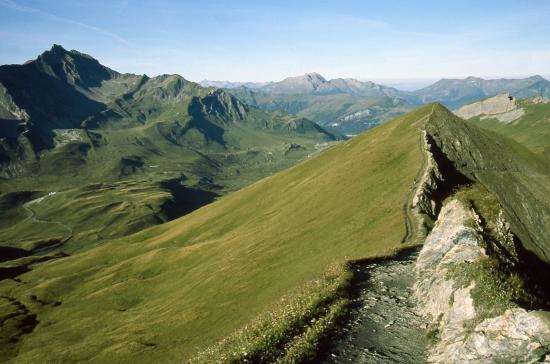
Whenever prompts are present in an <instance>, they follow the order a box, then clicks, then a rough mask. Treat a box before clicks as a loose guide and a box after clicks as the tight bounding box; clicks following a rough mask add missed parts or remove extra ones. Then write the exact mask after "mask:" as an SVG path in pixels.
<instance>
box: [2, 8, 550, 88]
mask: <svg viewBox="0 0 550 364" xmlns="http://www.w3.org/2000/svg"><path fill="white" fill-rule="evenodd" d="M549 19H550V2H549V1H544V0H542V1H535V0H533V1H517V0H516V1H509V0H500V1H480V0H478V1H464V0H462V1H452V2H451V1H389V0H386V1H366V0H363V1H342V0H341V1H336V0H334V1H323V0H316V1H298V0H294V1H291V0H278V1H259V0H255V1H244V0H242V1H241V0H232V1H217V0H209V1H199V0H196V1H176V0H155V1H149V0H142V1H137V0H136V1H132V0H120V1H116V0H112V1H101V0H95V1H78V0H70V1H69V0H56V1H51V0H50V1H47V0H0V63H1V64H5V63H22V62H24V61H26V60H28V59H32V58H35V57H36V56H37V55H38V54H39V53H41V52H42V51H44V50H45V49H48V48H50V47H51V45H52V44H53V43H58V44H61V45H63V46H64V47H66V48H67V49H78V50H80V51H82V52H85V53H89V54H91V55H93V56H94V57H96V58H98V59H99V60H100V61H101V62H102V63H103V64H105V65H107V66H109V67H111V68H114V69H116V70H119V71H122V72H133V73H139V74H142V73H146V74H148V75H157V74H162V73H179V74H181V75H182V76H184V77H186V78H188V79H190V80H194V81H199V80H202V79H215V80H233V81H248V80H251V81H266V80H279V79H282V78H284V77H286V76H289V75H298V74H302V73H305V72H313V71H316V72H319V73H321V74H323V75H325V76H326V77H328V78H333V77H355V78H359V79H370V80H386V81H387V82H388V83H391V82H394V83H398V82H401V81H407V82H408V81H410V82H414V81H415V80H427V79H438V78H442V77H465V76H468V75H475V76H482V77H518V76H527V75H532V74H542V75H550V36H549V34H550V21H549Z"/></svg>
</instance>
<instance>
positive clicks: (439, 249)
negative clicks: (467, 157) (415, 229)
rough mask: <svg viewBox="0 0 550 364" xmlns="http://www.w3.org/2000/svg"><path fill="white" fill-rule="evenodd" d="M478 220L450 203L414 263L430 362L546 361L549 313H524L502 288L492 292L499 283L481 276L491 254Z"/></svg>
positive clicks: (455, 200)
mask: <svg viewBox="0 0 550 364" xmlns="http://www.w3.org/2000/svg"><path fill="white" fill-rule="evenodd" d="M480 221H481V220H480V217H479V216H478V215H477V214H476V213H475V212H474V211H473V210H471V209H469V208H467V207H465V206H464V204H463V203H461V202H460V201H458V200H457V199H453V200H451V201H449V202H448V203H446V204H445V205H444V206H443V208H442V210H441V212H440V215H439V218H438V220H437V222H436V224H435V226H434V228H433V230H432V231H431V232H430V234H429V235H428V237H427V239H426V241H425V243H424V247H423V248H422V250H421V252H420V255H419V257H418V260H417V262H416V274H417V282H416V284H415V295H416V298H417V300H418V311H419V313H420V314H421V315H423V316H424V317H426V318H427V319H428V321H429V323H430V326H431V333H432V334H431V335H430V336H431V337H432V339H433V341H434V344H433V346H432V347H431V349H430V351H429V354H428V360H429V361H430V362H521V363H524V362H537V361H543V360H547V356H546V355H547V353H548V351H549V348H550V321H549V318H550V313H549V312H547V311H538V310H533V311H527V310H526V309H524V308H521V307H520V306H519V305H517V304H515V303H513V302H506V300H507V298H508V297H507V296H506V292H498V291H495V292H493V289H494V288H497V287H495V286H494V285H491V284H488V282H487V278H489V279H496V280H498V278H495V277H493V278H491V277H487V276H484V275H487V274H488V273H487V272H486V271H485V270H484V268H485V267H486V265H487V262H488V261H489V259H491V257H490V255H489V254H488V249H487V248H486V247H485V245H486V241H484V238H483V233H484V231H483V228H482V226H481V223H480ZM498 288H502V287H498ZM493 295H495V297H493ZM493 300H495V301H497V302H494V301H493Z"/></svg>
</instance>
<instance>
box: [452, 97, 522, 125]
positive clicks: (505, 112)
mask: <svg viewBox="0 0 550 364" xmlns="http://www.w3.org/2000/svg"><path fill="white" fill-rule="evenodd" d="M454 113H455V114H456V115H457V116H460V117H461V118H463V119H471V118H473V117H476V116H480V115H484V116H486V117H493V118H496V119H498V120H499V121H501V122H504V123H509V122H511V121H514V120H516V119H518V118H520V117H522V116H523V115H524V114H525V111H524V110H523V109H521V108H518V106H517V104H516V98H515V97H514V96H511V95H510V94H509V93H504V94H500V95H496V96H493V97H490V98H488V99H485V100H482V101H478V102H474V103H472V104H469V105H464V106H462V107H461V108H460V109H458V110H456V111H455V112H454Z"/></svg>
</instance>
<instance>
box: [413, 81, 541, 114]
mask: <svg viewBox="0 0 550 364" xmlns="http://www.w3.org/2000/svg"><path fill="white" fill-rule="evenodd" d="M505 92H508V93H510V94H512V95H514V96H516V97H518V98H525V97H530V96H549V95H550V81H548V80H546V79H544V78H543V77H541V76H532V77H528V78H523V79H504V78H501V79H495V80H485V79H483V78H478V77H468V78H465V79H442V80H439V81H437V82H436V83H434V84H433V85H430V86H428V87H425V88H423V89H420V90H418V91H415V92H414V94H415V95H417V96H418V97H419V98H420V100H421V101H422V102H424V103H427V102H434V101H437V102H441V103H442V104H444V105H445V106H447V107H449V108H453V109H454V108H457V107H460V106H462V105H465V104H468V103H470V102H472V101H475V100H479V99H483V98H486V97H489V96H494V95H496V94H499V93H505Z"/></svg>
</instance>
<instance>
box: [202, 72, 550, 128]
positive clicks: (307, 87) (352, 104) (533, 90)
mask: <svg viewBox="0 0 550 364" xmlns="http://www.w3.org/2000/svg"><path fill="white" fill-rule="evenodd" d="M203 83H204V84H210V85H213V86H215V87H221V88H227V89H229V90H230V91H231V92H232V93H233V94H234V95H236V96H237V97H239V98H240V99H241V100H243V101H244V102H246V103H248V104H250V105H254V106H257V107H259V108H261V109H263V110H266V111H273V110H284V111H286V112H289V113H292V114H296V115H300V116H303V117H306V118H309V119H311V120H313V121H315V122H317V123H319V124H320V125H322V126H325V127H328V128H330V130H333V131H335V132H340V133H343V134H356V133H359V132H361V131H364V130H367V129H368V128H370V127H372V126H374V125H377V124H379V123H381V122H384V121H386V120H389V119H391V118H393V117H395V116H397V115H399V114H401V113H403V112H406V111H409V110H412V109H414V108H415V107H418V106H420V105H423V104H425V103H429V102H440V103H442V104H443V105H445V106H447V107H449V108H451V109H455V108H457V107H460V106H462V105H464V104H467V103H470V102H472V101H475V100H478V99H480V98H485V97H490V96H494V95H496V94H499V93H503V92H509V93H511V94H513V95H515V96H516V97H518V98H525V97H529V96H547V95H550V82H549V81H548V80H546V79H544V78H543V77H541V76H532V77H528V78H525V79H497V80H484V79H482V78H476V77H468V78H465V79H442V80H440V81H438V82H436V83H434V84H433V85H430V86H427V87H425V88H422V89H420V90H417V91H412V92H411V91H400V90H397V89H395V88H393V87H388V86H384V85H379V84H375V83H373V82H370V81H359V80H356V79H352V78H347V79H343V78H338V79H332V80H327V79H326V78H324V77H323V76H321V75H319V74H318V73H307V74H305V75H302V76H297V77H288V78H286V79H284V80H282V81H279V82H267V83H258V84H256V83H252V82H248V83H216V82H213V83H208V82H207V81H203Z"/></svg>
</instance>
